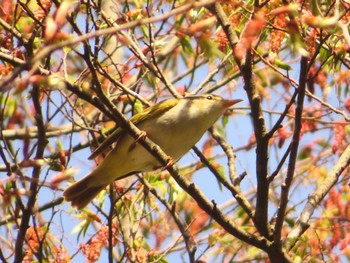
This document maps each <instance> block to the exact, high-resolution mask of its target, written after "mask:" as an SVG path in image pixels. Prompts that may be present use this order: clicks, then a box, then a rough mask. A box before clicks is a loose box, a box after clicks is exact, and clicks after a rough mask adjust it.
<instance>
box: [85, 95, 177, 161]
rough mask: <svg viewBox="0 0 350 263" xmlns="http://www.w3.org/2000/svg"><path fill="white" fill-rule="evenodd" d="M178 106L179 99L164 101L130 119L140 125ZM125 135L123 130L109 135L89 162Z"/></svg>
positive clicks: (93, 153) (92, 154)
mask: <svg viewBox="0 0 350 263" xmlns="http://www.w3.org/2000/svg"><path fill="white" fill-rule="evenodd" d="M176 104H177V99H170V100H166V101H163V102H161V103H159V104H156V105H154V106H151V107H148V108H147V109H145V110H144V111H142V112H139V113H137V114H135V115H134V116H132V117H131V118H130V121H131V122H132V123H133V124H134V125H136V126H137V125H139V124H140V123H141V122H143V121H144V120H145V119H146V118H147V117H149V116H152V118H157V117H158V116H159V115H161V114H163V113H164V112H166V111H168V110H169V109H171V108H172V107H174V106H175V105H176ZM124 134H125V131H123V129H122V128H120V127H119V128H117V129H116V130H115V131H114V132H113V133H112V134H111V135H109V136H108V137H107V138H106V139H105V140H104V141H103V142H102V143H101V144H100V145H99V146H98V147H97V148H96V149H95V151H93V152H92V153H91V155H90V156H89V160H92V159H95V158H96V157H97V156H99V155H100V154H101V153H103V152H105V151H106V150H107V149H108V148H109V147H110V146H111V145H112V144H113V143H115V142H117V141H118V140H119V138H120V137H121V136H123V135H124Z"/></svg>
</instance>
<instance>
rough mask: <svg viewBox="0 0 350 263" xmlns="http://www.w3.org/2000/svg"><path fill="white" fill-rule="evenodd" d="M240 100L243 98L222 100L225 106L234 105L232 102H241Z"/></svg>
mask: <svg viewBox="0 0 350 263" xmlns="http://www.w3.org/2000/svg"><path fill="white" fill-rule="evenodd" d="M241 101H243V100H239V99H238V100H224V106H225V107H227V108H228V107H231V106H232V105H234V104H236V103H238V102H241Z"/></svg>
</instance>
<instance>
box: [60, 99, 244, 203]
mask: <svg viewBox="0 0 350 263" xmlns="http://www.w3.org/2000/svg"><path fill="white" fill-rule="evenodd" d="M239 101H240V100H224V99H223V98H221V97H219V96H216V95H209V94H206V95H200V96H189V97H185V98H181V99H170V100H166V101H164V102H161V103H158V104H156V105H154V106H152V107H149V108H148V109H146V110H145V111H143V112H141V113H138V114H136V115H135V116H133V117H132V118H131V119H130V121H131V122H133V123H134V124H135V125H136V126H137V127H138V128H139V129H140V130H142V131H144V132H146V135H147V136H148V137H149V138H150V139H151V140H152V141H153V142H154V143H156V144H157V145H159V146H160V147H161V148H162V150H163V151H164V152H165V153H166V154H167V155H169V156H170V157H172V158H173V159H174V160H178V159H179V158H181V157H182V156H183V155H184V154H185V153H186V152H187V151H189V150H190V149H191V148H192V147H193V146H194V145H195V144H196V142H197V141H198V140H199V139H200V138H201V137H202V136H203V134H204V133H205V131H206V130H207V129H208V128H209V127H210V126H211V125H212V124H213V123H214V122H215V121H216V120H217V119H218V118H219V117H220V116H221V115H222V114H223V113H224V111H225V110H226V109H227V108H228V107H229V106H231V105H233V104H235V103H237V102H239ZM114 142H117V143H116V146H115V148H114V149H113V150H111V152H110V153H109V154H108V155H107V156H106V158H105V159H104V160H103V161H102V162H101V163H100V165H99V166H97V167H96V168H95V169H94V170H93V171H92V172H91V173H90V174H88V175H86V176H85V177H84V178H83V179H81V180H79V181H78V182H76V183H75V184H73V185H71V186H70V187H68V188H67V189H66V190H65V191H64V193H63V196H64V198H65V200H66V201H71V202H72V205H73V206H75V207H77V208H78V209H81V208H83V207H84V206H86V205H87V204H88V203H89V202H90V201H91V200H92V199H93V198H94V197H95V196H96V195H97V194H98V193H99V192H100V191H101V190H102V189H103V188H105V187H106V186H107V185H108V184H109V183H111V182H113V181H114V180H117V179H121V178H124V177H126V176H128V175H131V174H134V173H137V172H146V171H151V170H153V169H156V168H159V167H160V166H161V165H160V163H159V162H158V161H157V160H156V159H155V158H154V157H153V155H152V154H150V153H149V152H148V151H147V150H146V149H144V148H143V147H142V145H140V144H138V143H136V144H135V140H134V139H133V138H132V137H131V136H130V135H128V134H127V133H125V131H123V130H122V129H120V128H119V129H117V130H116V131H115V132H113V133H112V134H111V135H110V137H109V138H107V139H106V140H105V141H104V142H103V143H102V144H101V145H100V146H99V147H98V148H97V149H96V151H95V152H94V153H92V155H91V156H90V158H95V157H96V156H98V155H99V154H101V153H102V152H104V150H105V149H106V148H107V147H109V146H110V145H111V144H112V143H114Z"/></svg>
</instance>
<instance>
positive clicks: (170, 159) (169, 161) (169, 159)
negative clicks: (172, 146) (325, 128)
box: [164, 156, 176, 169]
mask: <svg viewBox="0 0 350 263" xmlns="http://www.w3.org/2000/svg"><path fill="white" fill-rule="evenodd" d="M166 159H167V164H166V165H165V166H164V169H168V168H169V167H172V166H173V165H174V164H175V163H176V161H175V160H174V159H173V157H171V156H167V158H166Z"/></svg>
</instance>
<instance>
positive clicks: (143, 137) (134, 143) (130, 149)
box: [129, 131, 147, 152]
mask: <svg viewBox="0 0 350 263" xmlns="http://www.w3.org/2000/svg"><path fill="white" fill-rule="evenodd" d="M146 136H147V133H146V132H145V131H141V132H140V135H139V137H137V138H136V139H135V141H134V142H133V143H132V144H131V145H130V146H129V152H131V151H132V150H133V149H134V148H135V146H136V144H137V143H138V142H139V140H143V139H145V138H146Z"/></svg>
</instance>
